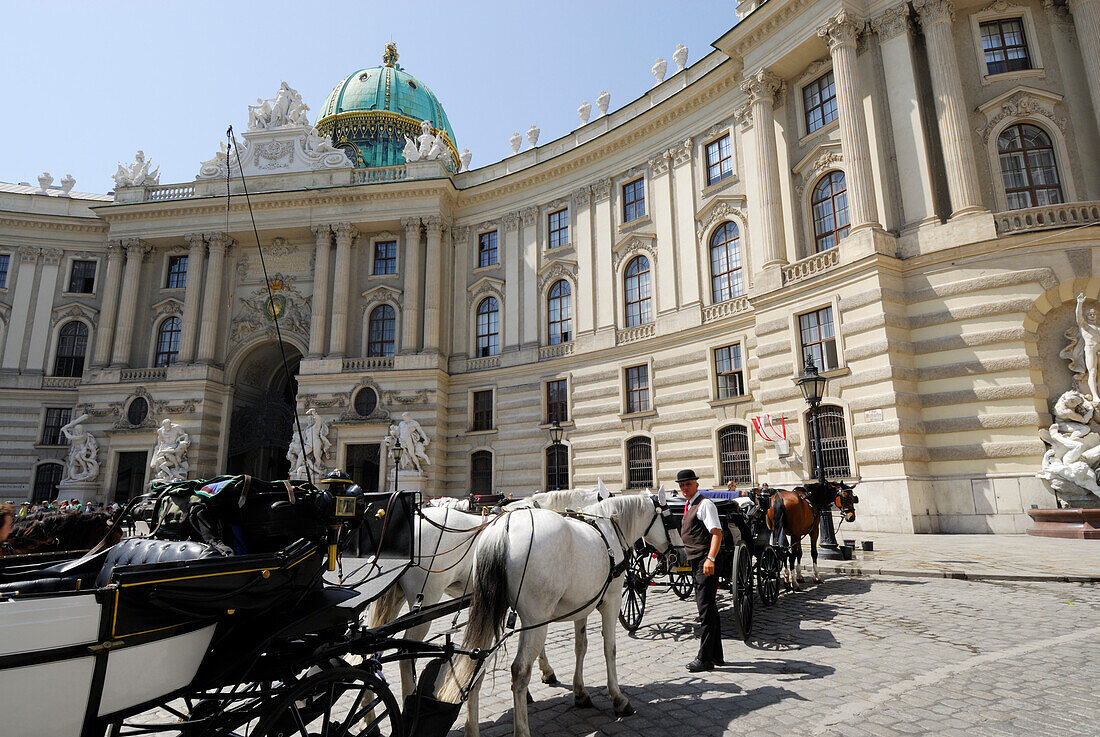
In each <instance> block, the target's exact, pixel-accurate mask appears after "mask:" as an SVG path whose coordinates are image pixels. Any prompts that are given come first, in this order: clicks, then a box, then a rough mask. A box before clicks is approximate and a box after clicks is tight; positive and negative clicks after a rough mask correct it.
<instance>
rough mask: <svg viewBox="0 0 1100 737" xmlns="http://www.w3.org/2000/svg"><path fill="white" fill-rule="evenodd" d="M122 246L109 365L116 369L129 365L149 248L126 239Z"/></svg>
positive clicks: (133, 239)
mask: <svg viewBox="0 0 1100 737" xmlns="http://www.w3.org/2000/svg"><path fill="white" fill-rule="evenodd" d="M122 245H123V246H125V248H126V269H125V271H124V272H123V276H122V294H121V296H120V297H119V303H118V315H117V317H116V320H115V326H116V327H115V347H114V352H113V353H112V356H111V365H112V366H114V367H117V368H126V367H128V366H129V365H130V349H131V347H132V345H133V339H134V321H135V319H136V318H137V294H138V287H139V286H140V285H141V262H142V260H143V259H144V258H145V254H147V253H149V246H148V245H147V244H146V243H144V242H143V241H141V240H139V239H137V238H126V239H125V240H123V241H122ZM219 307H220V305H219Z"/></svg>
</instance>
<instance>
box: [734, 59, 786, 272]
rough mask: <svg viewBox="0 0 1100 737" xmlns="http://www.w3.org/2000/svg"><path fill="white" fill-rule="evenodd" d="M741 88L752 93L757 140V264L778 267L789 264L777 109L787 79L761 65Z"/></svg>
mask: <svg viewBox="0 0 1100 737" xmlns="http://www.w3.org/2000/svg"><path fill="white" fill-rule="evenodd" d="M741 90H742V91H743V92H744V93H745V94H747V95H748V96H749V103H750V105H751V111H752V121H753V133H754V135H753V138H754V139H755V154H756V155H755V157H754V163H755V165H756V183H757V192H756V198H755V199H756V200H757V202H758V207H757V212H759V213H760V218H759V219H760V222H759V224H758V230H757V232H758V233H759V242H760V245H761V248H762V253H761V254H760V258H759V259H758V260H757V263H758V264H759V268H761V269H769V268H775V267H779V266H783V265H785V264H786V263H787V248H786V237H785V235H784V232H783V201H782V197H781V194H780V191H779V150H778V149H777V148H776V141H775V114H774V112H773V109H774V107H775V105H776V103H777V101H778V99H779V95H780V93H781V92H782V90H783V80H782V79H780V78H779V77H777V76H776V75H774V74H772V73H771V72H769V71H768V70H767V69H763V68H761V69H758V70H757V71H756V72H755V73H754V74H752V75H750V76H749V77H748V78H746V79H745V81H743V82H742V83H741ZM754 240H755V239H754Z"/></svg>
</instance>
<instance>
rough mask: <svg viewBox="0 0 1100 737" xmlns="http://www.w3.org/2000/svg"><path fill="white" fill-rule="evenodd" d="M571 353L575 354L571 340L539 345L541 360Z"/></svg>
mask: <svg viewBox="0 0 1100 737" xmlns="http://www.w3.org/2000/svg"><path fill="white" fill-rule="evenodd" d="M571 355H573V341H569V342H568V343H558V344H557V345H544V346H539V360H540V361H545V360H546V359H548V358H557V357H558V356H571Z"/></svg>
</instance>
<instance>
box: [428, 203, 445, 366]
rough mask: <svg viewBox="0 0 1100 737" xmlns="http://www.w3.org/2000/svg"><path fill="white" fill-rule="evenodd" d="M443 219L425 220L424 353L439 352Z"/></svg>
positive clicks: (435, 217) (430, 218) (432, 218)
mask: <svg viewBox="0 0 1100 737" xmlns="http://www.w3.org/2000/svg"><path fill="white" fill-rule="evenodd" d="M443 229H444V224H443V219H442V218H440V217H439V216H437V215H433V216H432V217H429V218H425V219H424V231H425V233H426V234H427V241H428V248H427V258H426V260H425V263H424V352H425V353H438V352H439V320H440V317H441V315H440V309H439V308H440V305H441V304H442V303H443V283H442V276H443V253H442V251H443V247H442V243H443Z"/></svg>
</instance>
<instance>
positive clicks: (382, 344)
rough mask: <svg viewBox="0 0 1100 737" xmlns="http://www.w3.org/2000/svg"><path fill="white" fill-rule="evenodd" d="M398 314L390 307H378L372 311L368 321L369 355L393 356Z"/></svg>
mask: <svg viewBox="0 0 1100 737" xmlns="http://www.w3.org/2000/svg"><path fill="white" fill-rule="evenodd" d="M396 324H397V313H396V312H394V309H393V307H391V306H390V305H378V306H377V307H375V308H374V309H373V310H371V311H370V319H369V320H368V321H367V355H368V356H392V355H393V334H394V326H395V325H396Z"/></svg>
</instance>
